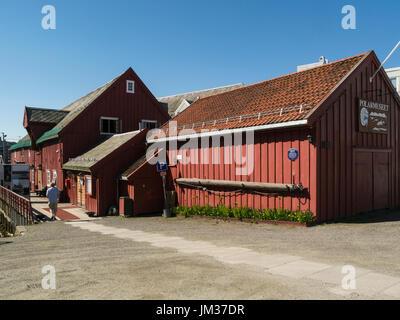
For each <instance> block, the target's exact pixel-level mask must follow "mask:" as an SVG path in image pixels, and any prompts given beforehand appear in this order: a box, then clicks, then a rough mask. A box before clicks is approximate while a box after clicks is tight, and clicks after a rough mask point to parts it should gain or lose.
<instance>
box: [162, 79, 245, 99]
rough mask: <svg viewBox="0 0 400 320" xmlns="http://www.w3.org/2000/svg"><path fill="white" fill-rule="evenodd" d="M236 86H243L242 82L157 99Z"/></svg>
mask: <svg viewBox="0 0 400 320" xmlns="http://www.w3.org/2000/svg"><path fill="white" fill-rule="evenodd" d="M238 85H243V86H244V83H243V82H239V83H235V84H231V85H226V86H220V87H215V88H209V89H202V90H196V91H190V92H186V93H178V94H173V95H170V96H164V97H158V98H157V99H166V98H173V97H178V96H185V95H190V94H194V93H201V92H205V91H211V90H216V89H223V88H229V87H234V86H238Z"/></svg>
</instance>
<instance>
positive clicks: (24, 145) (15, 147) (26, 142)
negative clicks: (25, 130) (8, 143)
mask: <svg viewBox="0 0 400 320" xmlns="http://www.w3.org/2000/svg"><path fill="white" fill-rule="evenodd" d="M31 146H32V142H31V139H29V140H24V141H20V142H18V143H16V144H14V145H13V146H12V147H11V148H10V149H8V151H15V150H19V149H25V148H30V147H31Z"/></svg>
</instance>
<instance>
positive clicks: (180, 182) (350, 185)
mask: <svg viewBox="0 0 400 320" xmlns="http://www.w3.org/2000/svg"><path fill="white" fill-rule="evenodd" d="M379 65H380V62H379V60H378V58H377V57H376V55H375V53H374V52H373V51H370V52H367V53H364V54H360V55H357V56H354V57H350V58H347V59H343V60H339V61H335V62H332V63H328V64H325V65H322V66H318V67H314V68H310V69H308V70H304V71H300V72H296V73H293V74H289V75H286V76H282V77H278V78H275V79H272V80H268V81H264V82H260V83H257V84H253V85H249V86H245V87H243V88H239V89H236V90H233V91H230V92H226V93H222V94H217V95H213V96H210V97H207V98H204V99H200V100H198V101H196V102H195V103H193V104H192V105H191V106H190V107H188V108H187V109H186V110H184V111H183V112H182V113H181V114H179V115H178V116H177V117H175V118H174V119H173V120H174V121H176V122H177V126H178V127H177V129H178V131H177V132H178V133H180V132H181V130H186V133H184V134H181V135H180V137H179V141H178V142H177V146H176V147H175V146H174V145H173V142H174V141H176V140H177V137H176V135H175V134H172V133H171V131H168V132H167V137H165V138H159V139H156V138H157V137H155V136H154V137H153V138H150V139H148V142H150V143H156V142H157V143H159V144H160V146H161V145H162V142H163V141H166V142H167V143H168V145H169V146H168V155H169V161H170V163H169V165H170V174H171V176H172V179H173V188H174V190H176V192H177V201H178V204H179V205H181V206H192V205H195V204H200V205H204V204H209V205H212V206H216V205H218V204H220V203H222V204H225V205H227V206H230V207H232V206H248V207H252V208H279V207H282V208H287V209H292V210H296V209H297V208H300V209H302V210H310V211H311V212H312V213H313V214H314V215H315V216H316V218H317V221H319V222H321V221H327V220H331V219H335V218H340V217H348V216H352V215H354V214H356V213H360V212H365V211H371V210H376V209H384V208H393V207H396V206H399V204H400V193H399V191H400V190H399V187H400V186H399V182H400V179H399V169H400V168H399V166H400V160H399V156H400V149H399V141H400V140H399V134H400V133H399V130H398V127H399V120H400V119H399V107H400V99H399V95H398V94H397V93H396V91H395V89H394V88H393V86H392V84H391V82H390V81H389V78H388V76H387V75H386V73H385V72H384V71H383V70H380V71H379V72H378V74H377V75H376V77H375V78H374V79H373V80H372V82H370V77H371V76H372V75H373V73H374V72H375V71H376V70H377V68H378V67H379ZM167 128H168V124H167V125H165V126H164V129H166V130H167ZM205 130H210V131H208V132H204V131H205ZM249 131H251V132H253V133H254V142H251V143H250V144H251V145H250V144H249V145H248V146H247V147H249V148H250V149H248V150H251V148H253V150H254V153H253V154H254V161H253V162H251V161H250V160H249V158H248V159H247V160H248V161H247V162H246V164H245V165H242V166H238V165H237V164H236V163H235V161H232V160H231V162H232V163H231V164H229V161H227V160H229V159H232V157H233V155H234V154H235V152H238V154H240V155H245V154H246V143H241V144H237V145H233V146H229V145H227V146H224V145H223V144H224V143H223V142H222V141H224V140H225V139H227V138H229V137H231V138H232V135H233V134H234V133H236V134H240V135H242V136H243V139H245V132H249ZM222 137H223V138H222ZM195 138H202V139H203V140H204V141H209V142H208V143H209V145H210V147H207V144H205V146H204V145H203V146H202V145H200V141H199V140H197V141H198V144H197V146H196V145H193V144H191V145H190V146H189V147H188V148H186V149H185V150H183V151H182V148H181V147H182V145H183V144H188V145H189V142H190V141H191V139H195ZM220 138H221V144H222V146H220V147H212V144H211V142H212V139H220ZM228 140H229V139H228ZM193 141H195V140H193ZM243 141H245V140H243ZM291 148H295V149H296V150H297V152H298V154H299V156H298V159H297V160H295V161H291V160H289V158H288V151H289V149H291ZM247 155H249V153H248V154H247ZM207 158H208V159H209V161H208V162H209V163H206V161H204V159H207ZM181 159H189V160H190V163H187V162H189V161H187V160H186V163H185V161H182V160H181ZM196 160H197V163H196ZM213 160H218V161H215V162H216V163H213V162H214V161H213ZM238 168H239V172H238V171H237V169H238ZM240 170H247V173H248V174H245V175H243V174H240V173H243V172H244V171H240ZM220 180H224V181H228V182H229V181H241V182H258V183H262V184H266V183H273V184H276V185H278V186H294V185H297V186H298V185H300V184H301V185H302V187H303V188H304V189H303V192H301V193H300V194H299V193H293V194H290V193H289V194H288V193H283V194H281V195H280V194H276V193H268V192H267V193H259V192H252V191H249V190H244V189H242V190H238V192H233V191H232V190H228V191H226V190H225V192H224V190H222V192H221V190H220V189H219V190H218V192H216V190H214V189H213V188H212V187H210V186H209V184H208V185H207V184H205V183H206V182H207V181H208V182H207V183H209V181H220ZM193 181H195V182H196V181H197V182H199V181H200V183H204V184H203V187H202V188H198V184H196V183H194V182H193Z"/></svg>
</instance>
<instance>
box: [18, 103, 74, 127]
mask: <svg viewBox="0 0 400 320" xmlns="http://www.w3.org/2000/svg"><path fill="white" fill-rule="evenodd" d="M25 108H26V114H27V117H28V122H42V123H54V124H57V123H59V122H60V121H61V120H62V119H64V118H65V116H66V115H67V114H68V111H62V110H56V109H44V108H32V107H25Z"/></svg>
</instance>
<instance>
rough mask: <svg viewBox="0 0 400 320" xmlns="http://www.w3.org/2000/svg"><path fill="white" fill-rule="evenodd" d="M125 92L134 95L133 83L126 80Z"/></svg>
mask: <svg viewBox="0 0 400 320" xmlns="http://www.w3.org/2000/svg"><path fill="white" fill-rule="evenodd" d="M126 92H127V93H135V81H132V80H126Z"/></svg>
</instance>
